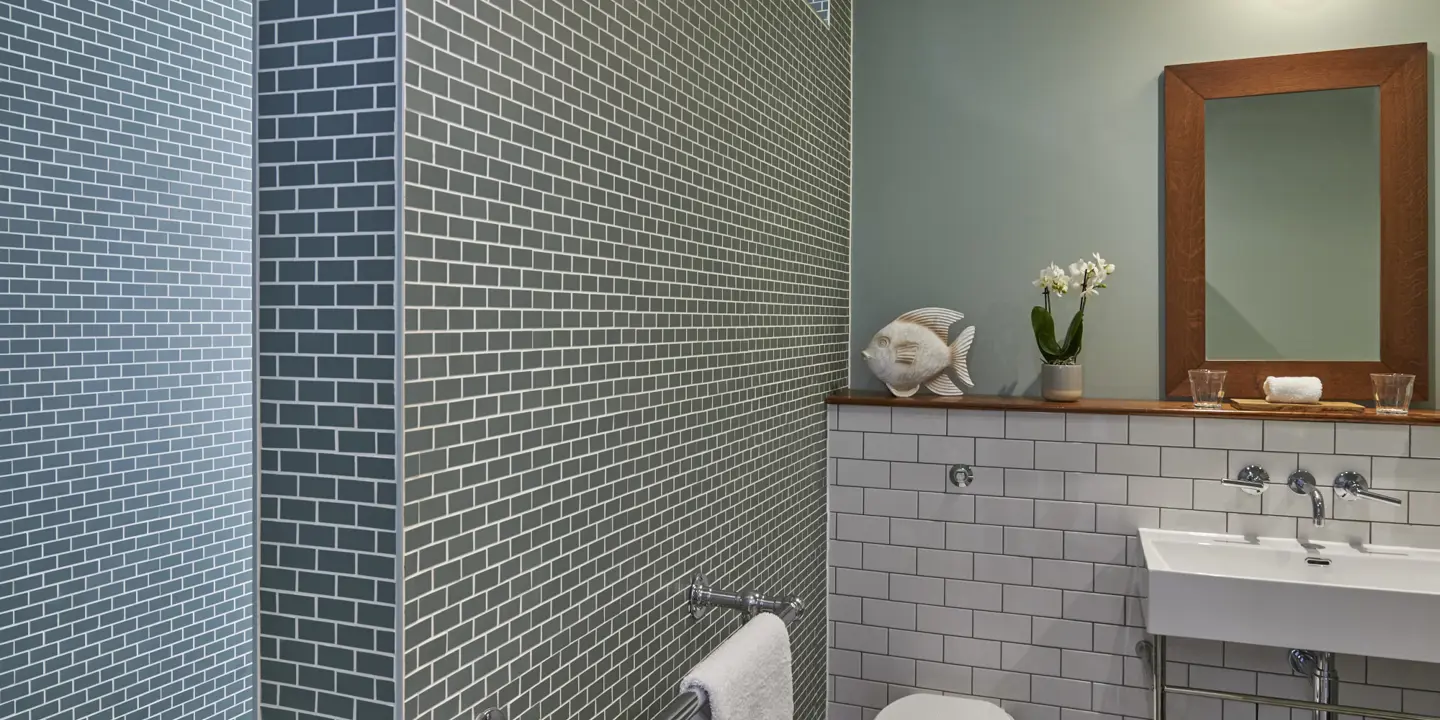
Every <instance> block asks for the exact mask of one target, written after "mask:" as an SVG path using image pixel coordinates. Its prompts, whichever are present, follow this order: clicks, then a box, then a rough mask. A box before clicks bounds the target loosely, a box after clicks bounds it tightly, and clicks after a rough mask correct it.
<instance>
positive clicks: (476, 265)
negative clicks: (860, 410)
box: [403, 0, 850, 720]
mask: <svg viewBox="0 0 1440 720" xmlns="http://www.w3.org/2000/svg"><path fill="white" fill-rule="evenodd" d="M405 11H406V18H405V43H406V50H405V78H406V79H405V85H406V87H405V103H404V106H405V119H404V123H405V145H404V153H403V155H404V165H405V247H404V253H403V255H404V272H405V318H404V327H405V345H404V366H405V368H404V370H405V385H404V405H405V438H404V451H403V452H404V455H405V457H404V461H405V487H404V493H403V502H404V514H405V537H404V542H403V548H404V563H405V565H404V571H405V578H404V586H403V588H404V589H403V603H404V623H405V631H404V632H405V641H404V655H405V669H406V676H405V678H404V687H403V702H404V716H405V717H406V718H407V719H408V720H442V719H443V720H450V719H451V718H469V717H471V715H470V714H469V713H470V712H471V711H472V710H474V709H478V708H481V707H487V706H491V705H499V706H503V707H505V708H506V709H507V710H508V712H509V716H510V717H512V718H524V719H527V720H539V719H540V718H580V717H597V718H644V717H647V716H649V715H651V714H653V713H654V712H656V711H658V710H659V709H660V707H661V705H662V704H663V703H665V702H667V701H668V700H669V699H670V698H672V697H673V695H674V693H675V688H676V684H677V682H678V680H679V678H680V676H681V675H682V674H683V673H684V672H685V671H686V670H687V669H689V668H690V667H691V666H692V665H693V664H694V663H695V662H697V661H699V660H700V659H701V658H702V657H704V655H705V654H706V653H708V652H709V651H710V650H711V649H712V648H714V647H715V646H716V645H717V644H718V643H719V642H720V641H721V640H723V639H724V638H725V637H726V635H728V634H729V633H730V632H732V631H733V630H735V629H736V628H737V627H738V626H739V624H740V622H741V620H740V618H739V617H737V616H734V615H729V614H724V613H713V614H711V615H710V616H708V617H706V618H705V619H703V620H701V621H698V622H692V621H691V620H690V619H689V618H688V617H687V616H686V615H685V613H684V612H683V609H682V605H681V599H680V594H679V593H680V589H681V587H682V586H683V585H684V584H686V582H687V579H688V577H689V576H690V574H691V573H694V572H697V571H705V572H707V573H709V574H711V575H712V577H713V578H714V579H715V580H716V581H717V582H719V583H723V584H726V585H731V586H736V587H739V586H754V587H756V588H759V589H762V590H769V591H792V592H797V593H800V594H801V595H802V596H804V597H805V598H807V599H812V602H811V603H810V607H811V608H812V610H811V613H812V614H811V615H810V616H809V617H808V618H807V619H806V620H805V621H804V622H803V623H802V624H801V625H800V626H799V627H798V630H797V631H796V634H795V637H794V638H793V639H794V648H795V653H796V693H795V697H796V705H797V714H796V716H797V717H800V718H819V717H821V716H822V715H823V713H824V700H825V658H824V654H825V637H824V635H825V633H824V630H825V624H826V622H825V610H824V603H823V602H821V601H820V600H821V598H822V597H823V596H824V593H825V534H826V531H825V478H824V469H825V427H824V422H825V420H824V415H825V413H824V408H823V405H822V404H821V403H822V397H823V395H824V394H825V393H826V392H827V391H829V390H831V389H833V388H836V387H839V386H840V385H842V384H843V382H844V378H845V361H844V357H845V352H846V348H847V331H848V328H847V314H848V295H847V289H848V275H849V261H848V255H849V194H850V191H849V183H850V180H849V178H850V164H849V151H850V141H849V137H850V132H849V97H850V4H849V3H848V2H840V1H837V2H832V3H831V5H830V8H829V13H830V18H829V23H828V24H827V23H826V22H825V21H824V20H823V19H822V18H821V17H820V16H819V15H817V13H816V12H815V11H814V10H813V9H812V8H811V7H810V6H809V5H808V4H807V3H806V2H803V1H802V0H786V1H783V2H779V1H777V2H759V3H723V2H722V3H696V2H688V1H685V0H636V1H633V2H623V3H615V2H580V3H562V2H555V1H553V0H551V1H547V0H496V1H494V2H490V1H481V2H475V1H474V0H411V1H410V2H407V3H406V7H405Z"/></svg>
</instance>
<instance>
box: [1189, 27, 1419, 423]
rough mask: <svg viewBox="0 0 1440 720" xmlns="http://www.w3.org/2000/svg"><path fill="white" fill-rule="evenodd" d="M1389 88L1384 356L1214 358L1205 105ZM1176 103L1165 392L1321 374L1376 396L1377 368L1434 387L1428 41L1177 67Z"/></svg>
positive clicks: (1385, 98) (1255, 392)
mask: <svg viewBox="0 0 1440 720" xmlns="http://www.w3.org/2000/svg"><path fill="white" fill-rule="evenodd" d="M1357 87H1379V89H1380V318H1379V321H1380V360H1379V361H1378V362H1369V361H1360V362H1349V361H1326V360H1209V359H1207V357H1206V353H1205V101H1206V100H1209V99H1212V98H1233V97H1246V96H1252V95H1274V94H1279V93H1292V92H1308V91H1313V90H1340V89H1345V88H1357ZM1164 102H1165V389H1166V390H1167V391H1168V394H1169V395H1170V396H1172V397H1189V395H1190V386H1189V375H1188V371H1189V370H1191V369H1195V368H1210V369H1214V370H1226V371H1229V376H1228V377H1227V380H1226V394H1227V395H1230V396H1232V397H1264V396H1265V393H1264V392H1263V391H1262V390H1261V385H1262V384H1263V383H1264V381H1265V378H1266V377H1267V376H1270V375H1315V376H1318V377H1319V378H1320V379H1321V381H1322V382H1324V383H1325V398H1326V399H1327V400H1370V399H1372V398H1373V393H1372V391H1371V387H1370V373H1377V372H1381V373H1383V372H1396V373H1409V374H1412V375H1414V376H1415V394H1414V400H1417V401H1419V400H1427V399H1429V390H1430V260H1429V244H1430V227H1429V206H1430V184H1429V167H1430V142H1429V133H1430V122H1429V53H1428V51H1427V49H1426V46H1425V44H1424V43H1415V44H1410V45H1389V46H1384V47H1372V48H1359V49H1355V50H1336V51H1330V52H1315V53H1304V54H1300V55H1277V56H1273V57H1262V58H1247V59H1243V60H1222V61H1218V62H1206V63H1192V64H1188V65H1170V66H1167V67H1166V68H1165V75H1164Z"/></svg>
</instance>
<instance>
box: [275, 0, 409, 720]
mask: <svg viewBox="0 0 1440 720" xmlns="http://www.w3.org/2000/svg"><path fill="white" fill-rule="evenodd" d="M396 13H397V10H396V6H395V3H394V1H393V0H261V2H260V3H259V6H258V16H259V17H258V23H257V32H258V40H257V41H258V53H259V57H258V71H257V75H258V105H257V107H258V114H259V117H258V120H259V122H258V124H257V128H256V133H257V152H258V185H259V198H258V200H257V203H258V218H259V220H258V222H259V228H258V230H257V233H256V237H257V240H258V242H259V250H258V252H259V269H258V272H259V286H260V289H259V292H260V296H259V302H258V321H257V325H258V333H259V343H260V353H259V354H260V373H259V384H260V427H261V436H260V465H261V471H260V472H261V478H260V531H259V532H260V705H261V713H260V715H261V717H262V718H265V719H266V720H271V719H279V720H294V719H298V718H343V719H345V720H352V719H356V720H380V719H382V718H383V719H384V720H393V718H395V717H396V715H395V709H396V707H397V706H396V704H395V696H396V682H395V677H396V667H397V665H396V664H397V662H398V659H397V658H398V653H397V650H396V646H397V642H398V640H397V637H396V632H395V629H396V607H397V599H396V576H397V573H398V565H397V563H398V557H399V555H398V550H397V548H396V541H397V533H396V525H397V522H398V502H399V500H398V497H397V490H398V483H397V482H396V476H397V470H396V467H397V466H396V462H397V455H396V453H397V449H396V440H397V436H396V429H395V428H396V416H397V403H398V398H397V396H396V381H395V378H396V339H397V337H396V332H397V328H398V325H397V317H398V315H397V311H396V293H395V290H396V285H397V283H396V255H395V250H396V247H395V232H396V227H397V224H398V223H397V220H396V202H397V201H396V178H395V174H396V173H395V166H396V159H395V158H396V152H397V148H396V132H395V129H396V122H397V116H396V102H397V97H396V95H397V93H396V67H397V66H396V63H397V59H396V57H397V56H396V22H397V14H396Z"/></svg>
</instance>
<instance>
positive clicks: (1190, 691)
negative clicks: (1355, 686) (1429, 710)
mask: <svg viewBox="0 0 1440 720" xmlns="http://www.w3.org/2000/svg"><path fill="white" fill-rule="evenodd" d="M1164 692H1167V693H1175V694H1176V695H1189V696H1190V697H1203V698H1211V699H1214V700H1233V701H1235V702H1244V703H1258V704H1260V705H1274V706H1276V707H1287V708H1293V709H1295V710H1311V711H1316V712H1332V713H1336V714H1339V715H1354V716H1357V717H1371V718H1381V720H1440V718H1437V717H1436V716H1434V715H1419V714H1416V713H1407V712H1400V711H1398V710H1376V709H1375V708H1360V707H1351V706H1349V705H1333V704H1330V703H1317V702H1310V701H1308V700H1289V699H1286V698H1277V697H1268V696H1265V695H1250V694H1247V693H1234V692H1225V691H1223V690H1196V689H1194V688H1182V687H1167V688H1165V689H1164Z"/></svg>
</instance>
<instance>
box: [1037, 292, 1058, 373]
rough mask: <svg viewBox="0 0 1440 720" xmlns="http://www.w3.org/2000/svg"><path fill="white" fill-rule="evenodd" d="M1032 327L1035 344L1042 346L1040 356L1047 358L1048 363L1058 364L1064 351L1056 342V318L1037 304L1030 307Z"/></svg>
mask: <svg viewBox="0 0 1440 720" xmlns="http://www.w3.org/2000/svg"><path fill="white" fill-rule="evenodd" d="M1030 327H1031V328H1032V329H1034V331H1035V344H1036V345H1038V346H1039V348H1040V356H1041V357H1043V358H1045V362H1046V363H1049V364H1051V365H1055V364H1058V362H1059V361H1060V359H1061V357H1062V356H1063V352H1062V351H1061V349H1060V346H1059V344H1058V343H1056V342H1055V318H1054V317H1053V316H1051V315H1050V312H1049V311H1048V310H1046V309H1045V308H1043V307H1040V306H1039V305H1037V306H1035V307H1033V308H1030Z"/></svg>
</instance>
